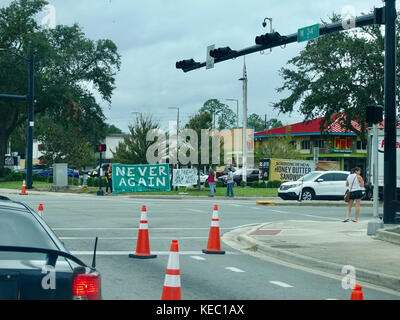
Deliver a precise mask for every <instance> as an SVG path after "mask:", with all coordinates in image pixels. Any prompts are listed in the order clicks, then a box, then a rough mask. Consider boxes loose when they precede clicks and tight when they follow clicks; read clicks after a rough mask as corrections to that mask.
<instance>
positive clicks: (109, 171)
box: [105, 163, 112, 193]
mask: <svg viewBox="0 0 400 320" xmlns="http://www.w3.org/2000/svg"><path fill="white" fill-rule="evenodd" d="M105 176H106V192H107V193H112V166H111V163H110V164H109V166H108V168H107V171H106V174H105ZM108 188H110V192H108Z"/></svg>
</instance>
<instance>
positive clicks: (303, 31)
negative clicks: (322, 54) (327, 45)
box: [297, 24, 319, 42]
mask: <svg viewBox="0 0 400 320" xmlns="http://www.w3.org/2000/svg"><path fill="white" fill-rule="evenodd" d="M318 37H319V24H314V25H312V26H309V27H305V28H300V29H298V30H297V42H303V41H308V40H311V39H315V38H318Z"/></svg>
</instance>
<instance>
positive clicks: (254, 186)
mask: <svg viewBox="0 0 400 320" xmlns="http://www.w3.org/2000/svg"><path fill="white" fill-rule="evenodd" d="M251 186H252V187H253V188H259V183H258V181H253V184H252V185H251Z"/></svg>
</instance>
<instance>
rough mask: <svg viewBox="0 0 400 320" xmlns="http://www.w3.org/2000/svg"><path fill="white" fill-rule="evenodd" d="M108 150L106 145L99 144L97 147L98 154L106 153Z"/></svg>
mask: <svg viewBox="0 0 400 320" xmlns="http://www.w3.org/2000/svg"><path fill="white" fill-rule="evenodd" d="M106 150H107V146H106V145H105V144H98V145H97V146H96V152H104V151H106Z"/></svg>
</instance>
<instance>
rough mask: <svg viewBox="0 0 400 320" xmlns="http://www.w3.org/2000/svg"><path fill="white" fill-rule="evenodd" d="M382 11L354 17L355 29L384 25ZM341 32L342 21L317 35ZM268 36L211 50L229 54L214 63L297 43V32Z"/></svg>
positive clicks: (184, 68)
mask: <svg viewBox="0 0 400 320" xmlns="http://www.w3.org/2000/svg"><path fill="white" fill-rule="evenodd" d="M383 9H384V8H376V9H375V12H374V13H372V14H369V15H364V16H361V17H356V18H355V27H356V28H360V27H365V26H368V25H372V24H384V17H383V13H384V10H383ZM343 30H347V29H346V28H344V27H343V23H342V21H339V22H335V23H331V24H325V25H320V27H319V34H320V35H325V34H329V33H332V32H338V31H343ZM266 35H269V34H266ZM266 35H263V36H266ZM270 35H273V36H272V38H270V37H268V36H267V37H265V38H266V39H267V40H268V39H271V42H270V43H268V44H256V45H254V46H251V47H248V48H244V49H241V50H238V51H235V50H226V49H227V48H229V47H225V48H219V49H215V50H212V51H214V52H217V51H218V50H221V49H222V51H220V52H221V53H223V52H226V53H228V52H229V53H228V54H226V55H224V56H219V55H216V56H217V57H216V58H214V63H219V62H223V61H226V60H230V59H234V58H237V57H240V56H244V55H247V54H251V53H254V52H260V51H263V50H266V49H271V48H274V47H279V46H284V45H286V44H289V43H293V42H297V32H296V33H293V34H290V35H287V36H281V35H279V33H277V32H274V33H272V34H270ZM260 37H262V36H260ZM257 38H259V37H257ZM267 40H266V41H267ZM229 49H230V48H229ZM212 51H211V52H210V55H211V56H212ZM189 61H190V62H191V63H182V62H189ZM205 66H206V62H202V63H200V62H195V61H194V60H193V59H190V60H182V61H179V62H177V63H176V68H177V69H182V71H183V72H189V71H192V70H195V69H200V68H203V67H205Z"/></svg>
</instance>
